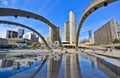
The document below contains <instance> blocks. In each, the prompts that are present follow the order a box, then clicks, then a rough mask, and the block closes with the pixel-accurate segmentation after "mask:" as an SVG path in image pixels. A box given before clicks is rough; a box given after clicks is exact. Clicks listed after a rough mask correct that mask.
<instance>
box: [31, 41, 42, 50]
mask: <svg viewBox="0 0 120 78" xmlns="http://www.w3.org/2000/svg"><path fill="white" fill-rule="evenodd" d="M39 45H40V43H39V42H33V43H32V44H31V46H32V48H33V49H35V48H37V46H39Z"/></svg>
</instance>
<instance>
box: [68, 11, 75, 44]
mask: <svg viewBox="0 0 120 78" xmlns="http://www.w3.org/2000/svg"><path fill="white" fill-rule="evenodd" d="M69 27H70V44H75V40H76V20H75V15H74V13H73V12H72V11H70V13H69Z"/></svg>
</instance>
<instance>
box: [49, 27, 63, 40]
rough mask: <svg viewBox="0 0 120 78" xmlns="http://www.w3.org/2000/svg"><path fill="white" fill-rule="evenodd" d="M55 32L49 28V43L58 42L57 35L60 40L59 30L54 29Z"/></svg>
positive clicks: (58, 28)
mask: <svg viewBox="0 0 120 78" xmlns="http://www.w3.org/2000/svg"><path fill="white" fill-rule="evenodd" d="M56 30H57V31H55V30H53V29H52V28H51V27H50V28H49V41H50V42H55V41H59V39H58V36H57V35H58V33H59V35H60V38H61V35H62V34H61V28H60V27H57V28H56Z"/></svg>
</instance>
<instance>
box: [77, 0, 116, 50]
mask: <svg viewBox="0 0 120 78" xmlns="http://www.w3.org/2000/svg"><path fill="white" fill-rule="evenodd" d="M115 1H117V0H93V2H92V3H91V4H90V5H89V6H88V7H87V8H86V9H85V11H84V12H83V14H82V17H81V19H80V22H79V25H78V30H77V36H76V45H75V47H76V50H77V49H78V40H79V34H80V30H81V27H82V24H83V22H84V21H85V19H86V18H87V17H88V16H89V15H90V14H92V13H93V12H94V11H96V10H97V9H99V8H101V7H103V6H107V5H108V4H110V3H112V2H115Z"/></svg>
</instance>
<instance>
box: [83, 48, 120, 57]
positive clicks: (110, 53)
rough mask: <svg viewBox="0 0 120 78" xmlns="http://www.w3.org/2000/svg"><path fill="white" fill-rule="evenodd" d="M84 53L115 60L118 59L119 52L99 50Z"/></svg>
mask: <svg viewBox="0 0 120 78" xmlns="http://www.w3.org/2000/svg"><path fill="white" fill-rule="evenodd" d="M85 52H87V53H88V52H91V53H94V54H98V55H103V56H107V57H112V58H117V59H120V50H116V49H113V50H112V51H111V52H110V51H100V50H94V51H93V50H85Z"/></svg>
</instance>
